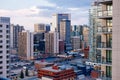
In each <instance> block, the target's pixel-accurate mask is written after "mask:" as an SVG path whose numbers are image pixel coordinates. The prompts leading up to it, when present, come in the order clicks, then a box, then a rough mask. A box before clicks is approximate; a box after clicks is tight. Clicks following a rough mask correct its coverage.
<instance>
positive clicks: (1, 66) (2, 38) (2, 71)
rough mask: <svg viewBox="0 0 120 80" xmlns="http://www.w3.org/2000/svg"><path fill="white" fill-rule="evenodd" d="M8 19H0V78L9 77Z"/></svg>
mask: <svg viewBox="0 0 120 80" xmlns="http://www.w3.org/2000/svg"><path fill="white" fill-rule="evenodd" d="M9 50H10V18H9V17H0V77H8V76H9V74H8V73H9V53H10V51H9Z"/></svg>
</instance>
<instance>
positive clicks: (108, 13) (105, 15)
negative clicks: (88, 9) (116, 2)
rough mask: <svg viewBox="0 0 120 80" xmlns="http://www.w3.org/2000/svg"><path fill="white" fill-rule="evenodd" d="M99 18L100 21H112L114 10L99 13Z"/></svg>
mask: <svg viewBox="0 0 120 80" xmlns="http://www.w3.org/2000/svg"><path fill="white" fill-rule="evenodd" d="M98 18H100V19H109V18H110V19H111V18H112V10H111V11H107V10H105V11H99V12H98Z"/></svg>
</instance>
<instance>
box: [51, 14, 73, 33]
mask: <svg viewBox="0 0 120 80" xmlns="http://www.w3.org/2000/svg"><path fill="white" fill-rule="evenodd" d="M52 19H53V21H52V31H57V32H58V33H59V32H60V22H61V20H63V19H66V20H71V18H70V14H54V15H53V16H52Z"/></svg>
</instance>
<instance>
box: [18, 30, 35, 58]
mask: <svg viewBox="0 0 120 80" xmlns="http://www.w3.org/2000/svg"><path fill="white" fill-rule="evenodd" d="M18 55H19V57H20V58H22V59H25V60H30V59H33V34H32V33H31V32H29V31H23V32H20V33H19V38H18Z"/></svg>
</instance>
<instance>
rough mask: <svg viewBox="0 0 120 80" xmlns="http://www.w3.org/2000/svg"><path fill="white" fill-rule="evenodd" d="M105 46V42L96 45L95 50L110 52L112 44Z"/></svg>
mask: <svg viewBox="0 0 120 80" xmlns="http://www.w3.org/2000/svg"><path fill="white" fill-rule="evenodd" d="M107 44H108V43H106V42H101V43H97V49H105V50H112V43H111V44H110V43H109V45H107Z"/></svg>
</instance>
